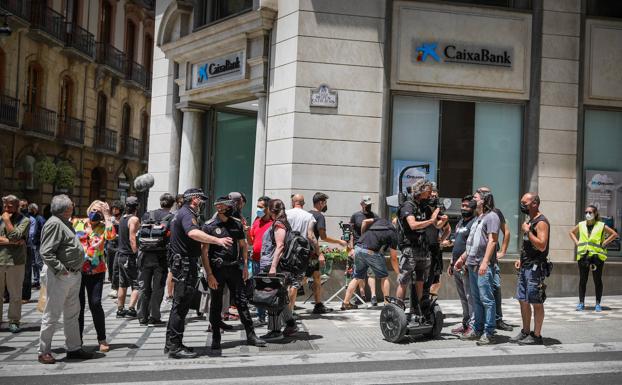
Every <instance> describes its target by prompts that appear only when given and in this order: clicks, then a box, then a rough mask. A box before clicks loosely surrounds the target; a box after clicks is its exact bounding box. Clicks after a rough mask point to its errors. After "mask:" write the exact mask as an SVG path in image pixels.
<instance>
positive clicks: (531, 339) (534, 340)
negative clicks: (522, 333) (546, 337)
mask: <svg viewBox="0 0 622 385" xmlns="http://www.w3.org/2000/svg"><path fill="white" fill-rule="evenodd" d="M543 343H544V342H543V340H542V336H539V337H536V335H535V334H533V332H531V333H529V335H528V336H527V337H525V338H523V339H522V340H520V341H518V344H519V345H542V344H543Z"/></svg>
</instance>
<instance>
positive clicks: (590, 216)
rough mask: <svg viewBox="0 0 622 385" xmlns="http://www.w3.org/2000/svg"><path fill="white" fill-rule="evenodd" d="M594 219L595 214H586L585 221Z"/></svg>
mask: <svg viewBox="0 0 622 385" xmlns="http://www.w3.org/2000/svg"><path fill="white" fill-rule="evenodd" d="M593 219H594V214H585V220H587V221H591V220H593Z"/></svg>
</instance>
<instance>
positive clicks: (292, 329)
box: [283, 324, 298, 337]
mask: <svg viewBox="0 0 622 385" xmlns="http://www.w3.org/2000/svg"><path fill="white" fill-rule="evenodd" d="M296 333H298V325H296V324H294V325H292V326H286V327H285V329H284V330H283V335H284V336H285V337H291V336H293V335H294V334H296Z"/></svg>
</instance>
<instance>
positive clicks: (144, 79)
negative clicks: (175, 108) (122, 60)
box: [125, 61, 151, 90]
mask: <svg viewBox="0 0 622 385" xmlns="http://www.w3.org/2000/svg"><path fill="white" fill-rule="evenodd" d="M125 77H126V79H127V80H131V81H133V82H135V83H137V84H138V85H139V86H141V87H142V88H144V89H145V90H151V73H150V72H149V71H147V69H146V68H145V67H144V66H142V65H140V64H138V63H136V62H135V61H128V63H127V68H126V71H125Z"/></svg>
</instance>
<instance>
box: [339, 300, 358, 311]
mask: <svg viewBox="0 0 622 385" xmlns="http://www.w3.org/2000/svg"><path fill="white" fill-rule="evenodd" d="M358 308H359V307H358V306H357V305H354V304H351V303H349V302H348V303H345V302H342V303H341V310H352V309H358Z"/></svg>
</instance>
